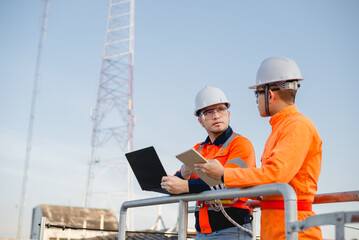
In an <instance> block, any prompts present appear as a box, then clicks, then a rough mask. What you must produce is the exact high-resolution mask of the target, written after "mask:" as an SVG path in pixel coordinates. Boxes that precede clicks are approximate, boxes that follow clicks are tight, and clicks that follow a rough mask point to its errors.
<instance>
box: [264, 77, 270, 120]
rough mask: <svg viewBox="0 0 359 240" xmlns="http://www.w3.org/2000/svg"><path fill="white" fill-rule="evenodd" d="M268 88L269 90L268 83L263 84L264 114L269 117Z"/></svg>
mask: <svg viewBox="0 0 359 240" xmlns="http://www.w3.org/2000/svg"><path fill="white" fill-rule="evenodd" d="M268 90H269V86H268V84H266V85H265V86H264V94H265V95H264V96H265V107H266V114H267V116H268V117H269V116H270V112H269V103H268Z"/></svg>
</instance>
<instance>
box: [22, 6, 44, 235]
mask: <svg viewBox="0 0 359 240" xmlns="http://www.w3.org/2000/svg"><path fill="white" fill-rule="evenodd" d="M43 2H44V7H43V9H44V10H43V16H42V26H41V31H40V40H39V45H38V49H37V57H36V66H35V77H34V84H33V89H32V100H31V110H30V121H29V128H28V132H27V141H26V153H25V168H24V175H23V179H22V188H21V200H20V209H19V218H18V225H17V236H16V238H17V239H21V235H22V224H23V217H24V208H25V205H26V195H27V182H28V177H29V163H30V154H31V143H32V133H33V128H34V120H35V108H36V99H37V93H38V85H39V80H40V66H41V56H42V46H43V42H44V40H45V35H46V31H47V20H48V16H49V6H50V3H49V0H43Z"/></svg>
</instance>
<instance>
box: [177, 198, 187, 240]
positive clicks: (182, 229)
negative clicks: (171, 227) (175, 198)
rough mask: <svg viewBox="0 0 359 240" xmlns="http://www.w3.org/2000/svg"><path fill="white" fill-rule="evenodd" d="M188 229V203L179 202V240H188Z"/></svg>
mask: <svg viewBox="0 0 359 240" xmlns="http://www.w3.org/2000/svg"><path fill="white" fill-rule="evenodd" d="M187 228H188V202H187V201H183V200H180V201H179V223H178V240H186V239H187Z"/></svg>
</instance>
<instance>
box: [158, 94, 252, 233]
mask: <svg viewBox="0 0 359 240" xmlns="http://www.w3.org/2000/svg"><path fill="white" fill-rule="evenodd" d="M229 107H230V103H229V101H228V100H227V98H226V96H225V95H224V93H223V92H222V91H221V90H220V89H218V88H215V87H205V88H204V89H202V90H201V91H200V92H199V93H198V94H197V96H196V101H195V116H197V117H198V122H199V123H200V124H201V126H202V127H204V128H205V129H206V131H207V133H208V137H207V138H206V140H205V141H204V142H202V143H198V144H197V145H196V146H194V148H195V149H196V150H197V151H198V152H199V153H200V154H201V155H202V156H203V157H204V158H206V159H217V160H218V163H219V164H220V165H221V167H222V166H224V167H225V168H227V167H236V168H254V167H255V155H254V149H253V146H252V143H251V142H250V141H249V140H248V139H246V138H245V137H243V136H241V135H239V134H237V133H235V132H233V130H232V128H231V127H230V126H229V117H230V112H229V111H228V110H227V109H228V108H229ZM161 185H162V188H164V189H167V191H168V192H170V193H172V194H181V193H188V192H189V193H198V192H202V191H205V190H209V189H210V188H209V186H208V185H207V184H206V183H205V182H204V181H203V180H202V179H200V178H199V177H198V176H197V175H196V174H193V173H192V172H191V171H190V170H189V169H188V168H186V167H185V166H182V168H181V170H180V171H178V172H177V173H176V174H175V176H167V177H163V178H162V183H161ZM246 201H247V199H246V198H239V199H238V198H237V199H224V200H221V203H222V205H223V206H224V211H225V212H226V213H227V214H228V215H229V216H230V218H232V220H234V221H236V223H238V224H239V225H241V226H239V227H244V229H243V230H242V229H240V228H237V227H235V225H234V224H232V223H231V222H230V221H229V220H228V219H227V218H226V217H225V216H224V215H223V213H222V212H221V211H219V210H218V209H217V207H218V206H214V203H212V201H203V202H202V201H201V202H197V210H196V212H195V216H196V230H197V236H196V239H197V240H204V239H211V240H212V239H213V240H215V239H216V240H222V239H226V240H239V239H243V240H251V237H250V235H249V234H248V232H246V231H248V230H251V221H252V215H251V211H250V209H249V208H248V207H247V206H246V205H245V202H246Z"/></svg>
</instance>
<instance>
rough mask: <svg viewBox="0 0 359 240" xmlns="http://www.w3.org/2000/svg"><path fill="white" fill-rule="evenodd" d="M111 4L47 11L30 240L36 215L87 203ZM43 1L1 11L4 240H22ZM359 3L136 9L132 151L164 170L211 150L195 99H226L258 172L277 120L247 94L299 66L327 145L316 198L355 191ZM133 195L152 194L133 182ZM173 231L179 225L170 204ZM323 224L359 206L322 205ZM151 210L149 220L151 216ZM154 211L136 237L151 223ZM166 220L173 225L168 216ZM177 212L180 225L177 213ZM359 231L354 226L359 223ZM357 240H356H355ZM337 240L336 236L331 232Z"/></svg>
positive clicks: (80, 1)
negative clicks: (260, 73)
mask: <svg viewBox="0 0 359 240" xmlns="http://www.w3.org/2000/svg"><path fill="white" fill-rule="evenodd" d="M108 6H109V3H108V1H107V0H86V1H85V0H76V1H73V0H71V1H70V0H61V1H58V0H50V16H49V21H48V32H47V36H46V39H45V42H44V48H43V55H42V65H41V69H42V70H41V81H40V88H39V89H40V92H39V95H38V102H37V108H36V116H35V126H34V135H33V142H32V153H31V160H30V176H29V185H28V199H27V205H26V209H25V216H24V217H25V222H24V227H25V230H24V234H23V236H24V237H26V236H29V232H30V222H31V211H32V208H33V207H35V206H37V205H39V204H54V205H70V206H81V204H82V197H83V192H84V189H85V182H86V177H87V175H86V174H87V161H88V157H89V149H90V138H91V129H92V121H91V119H90V116H89V113H90V108H91V107H93V106H94V104H95V100H96V91H97V87H98V79H99V76H100V70H101V60H102V52H103V49H104V40H105V31H106V21H107V13H108ZM41 10H42V8H41V1H40V0H33V1H26V0H3V1H1V2H0V32H1V35H0V48H1V54H0V69H1V70H0V81H1V82H0V83H1V85H0V113H1V117H0V212H1V216H0V237H3V238H14V237H15V236H16V229H17V217H18V211H19V203H20V196H21V181H22V174H23V169H24V161H25V147H26V138H27V129H28V123H29V115H30V102H31V96H32V85H33V80H34V72H35V60H36V53H37V46H38V42H39V35H40V23H41V14H42V13H41ZM358 12H359V1H357V0H344V1H343V0H342V1H340V0H335V1H334V0H316V1H311V0H301V1H299V0H298V1H285V0H271V1H267V0H261V1H260V0H254V1H240V0H238V1H235V0H225V1H213V0H207V1H205V0H197V1H189V0H185V1H165V0H153V1H147V0H136V6H135V66H134V112H135V115H136V126H135V135H134V146H135V149H138V148H142V147H147V146H150V145H153V146H155V147H156V149H157V151H158V153H159V155H160V156H161V159H162V161H163V164H164V166H165V168H166V170H167V171H168V172H174V171H175V170H176V169H178V168H179V167H180V163H179V161H178V160H176V159H175V157H174V156H175V155H176V154H177V153H180V152H182V151H184V150H186V149H188V148H190V147H192V146H193V145H194V144H195V143H197V142H200V141H202V140H204V138H205V137H206V133H205V131H204V129H203V128H201V127H200V125H199V124H198V122H197V120H196V118H195V117H194V116H193V108H194V98H195V95H196V93H197V92H198V91H199V90H200V89H202V88H203V87H204V86H206V85H211V86H215V87H219V88H221V89H222V90H223V91H224V92H225V93H226V95H227V97H228V98H229V100H230V102H231V104H232V106H231V108H230V110H231V124H230V125H231V126H232V128H233V129H234V130H235V131H236V132H238V133H240V134H242V135H243V136H245V137H247V138H248V139H249V140H251V141H252V143H253V145H254V147H255V151H256V159H257V165H258V166H260V156H261V154H262V151H263V148H264V144H265V141H266V139H267V137H268V135H269V133H270V125H269V123H268V120H269V118H261V117H260V116H259V115H258V111H257V106H256V103H255V97H254V94H253V91H252V90H249V89H248V86H250V85H253V84H254V82H255V76H256V71H257V69H258V67H259V65H260V63H261V61H262V60H263V59H265V58H267V57H270V56H285V57H290V58H293V59H294V60H295V61H296V62H297V64H298V65H299V67H300V69H301V71H302V74H303V76H304V78H305V80H304V81H303V82H302V84H301V85H302V87H301V88H300V90H299V91H298V94H297V101H296V104H297V106H298V109H299V111H300V112H302V113H303V114H305V115H306V116H308V117H309V118H310V119H311V120H312V121H313V122H314V124H315V125H316V127H317V128H318V131H319V133H320V135H321V137H322V140H323V161H322V172H321V175H320V179H319V188H318V193H332V192H342V191H353V190H359V181H358V179H357V175H358V169H359V161H358V156H357V150H358V149H357V148H358V139H357V138H358V135H359V125H358V119H359V111H358V110H359V107H358V103H359V100H358V96H357V95H358V90H357V84H358V81H359V77H358V76H359V67H358V66H359V58H358V56H359V44H358V43H359V28H358V23H359V14H358ZM135 187H136V190H135V193H136V195H135V197H136V198H143V197H149V196H153V195H151V194H150V193H142V192H141V191H140V190H139V186H138V185H137V184H136V185H135ZM166 208H168V209H165V210H162V212H165V213H166V214H164V216H163V217H164V220H165V223H166V225H167V226H171V225H172V224H174V221H175V220H176V213H177V210H176V207H175V206H168V207H166ZM314 210H315V211H316V212H317V213H324V212H333V211H342V210H346V211H349V210H356V211H358V210H359V205H358V203H355V204H354V203H350V204H332V205H327V206H314ZM151 211H152V212H151ZM156 211H157V210H156V209H155V208H151V210H148V212H149V214H148V218H146V219H145V221H140V220H139V219H137V220H136V219H135V221H136V222H137V224H138V228H140V229H141V228H142V229H143V228H148V227H150V226H152V224H153V223H154V221H155V219H156ZM167 213H168V214H167ZM172 213H173V214H172ZM354 226H356V227H358V225H354ZM346 234H347V236H348V239H349V237H354V236H356V237H357V236H359V231H358V230H352V229H346ZM324 237H327V238H330V237H331V238H333V228H324Z"/></svg>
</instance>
